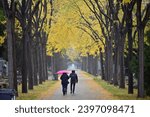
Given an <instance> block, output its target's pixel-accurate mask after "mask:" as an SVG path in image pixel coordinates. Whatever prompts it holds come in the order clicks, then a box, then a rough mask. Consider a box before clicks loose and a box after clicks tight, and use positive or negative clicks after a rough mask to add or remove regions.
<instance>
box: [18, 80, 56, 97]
mask: <svg viewBox="0 0 150 117" xmlns="http://www.w3.org/2000/svg"><path fill="white" fill-rule="evenodd" d="M56 82H57V81H51V80H49V81H46V82H44V83H43V84H40V85H38V86H34V89H33V90H28V93H21V85H20V86H19V87H18V92H19V97H17V100H38V99H40V97H41V95H43V94H45V93H48V91H49V90H50V89H51V88H52V87H53V85H54V84H55V83H56Z"/></svg>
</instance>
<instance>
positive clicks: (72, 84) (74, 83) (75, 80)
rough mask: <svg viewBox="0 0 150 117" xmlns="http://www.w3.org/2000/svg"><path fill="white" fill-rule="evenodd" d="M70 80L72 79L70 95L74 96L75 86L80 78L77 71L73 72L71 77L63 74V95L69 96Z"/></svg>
mask: <svg viewBox="0 0 150 117" xmlns="http://www.w3.org/2000/svg"><path fill="white" fill-rule="evenodd" d="M69 78H70V93H71V94H72V93H73V94H74V92H75V85H76V83H78V76H77V74H76V73H75V70H72V73H71V74H70V75H69V76H68V75H67V73H63V74H62V76H61V77H60V79H61V84H62V92H63V95H66V94H67V87H68V84H69V81H68V80H69Z"/></svg>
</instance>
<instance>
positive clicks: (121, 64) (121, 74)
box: [119, 36, 125, 88]
mask: <svg viewBox="0 0 150 117" xmlns="http://www.w3.org/2000/svg"><path fill="white" fill-rule="evenodd" d="M121 37H122V39H121V42H120V83H119V88H125V75H124V42H125V41H124V40H125V37H124V36H121Z"/></svg>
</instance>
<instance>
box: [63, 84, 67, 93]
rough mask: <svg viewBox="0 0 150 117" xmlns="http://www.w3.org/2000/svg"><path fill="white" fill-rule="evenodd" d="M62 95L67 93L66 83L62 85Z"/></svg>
mask: <svg viewBox="0 0 150 117" xmlns="http://www.w3.org/2000/svg"><path fill="white" fill-rule="evenodd" d="M62 92H63V95H65V94H67V85H62Z"/></svg>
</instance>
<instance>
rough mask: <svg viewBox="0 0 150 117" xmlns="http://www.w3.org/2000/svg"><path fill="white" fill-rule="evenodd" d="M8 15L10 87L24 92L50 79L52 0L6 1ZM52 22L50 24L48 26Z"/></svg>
mask: <svg viewBox="0 0 150 117" xmlns="http://www.w3.org/2000/svg"><path fill="white" fill-rule="evenodd" d="M0 4H2V5H3V10H4V13H5V17H6V32H7V48H8V79H9V87H10V88H13V89H15V90H16V91H18V89H17V73H19V72H21V75H22V93H27V92H28V89H33V86H34V85H38V84H42V82H43V81H45V80H47V79H48V72H47V57H46V43H47V37H48V33H47V32H48V30H49V28H50V25H51V16H52V8H51V7H52V0H50V1H49V0H37V1H34V0H19V1H18V0H2V1H1V2H0ZM47 25H48V27H47Z"/></svg>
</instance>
